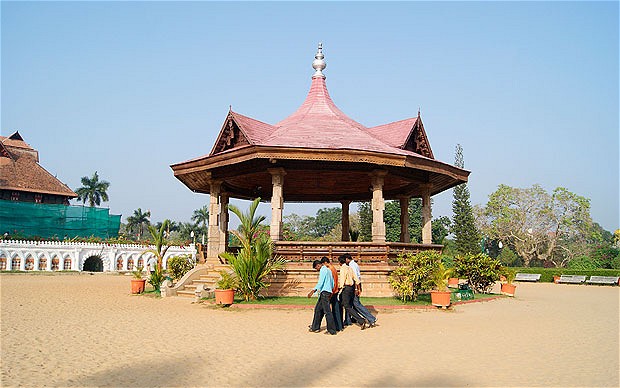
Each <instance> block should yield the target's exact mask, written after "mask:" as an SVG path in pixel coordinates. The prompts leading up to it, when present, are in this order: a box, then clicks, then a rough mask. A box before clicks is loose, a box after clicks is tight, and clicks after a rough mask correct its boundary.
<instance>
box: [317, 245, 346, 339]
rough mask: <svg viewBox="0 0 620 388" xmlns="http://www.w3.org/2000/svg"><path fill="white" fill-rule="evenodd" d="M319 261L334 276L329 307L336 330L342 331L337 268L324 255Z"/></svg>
mask: <svg viewBox="0 0 620 388" xmlns="http://www.w3.org/2000/svg"><path fill="white" fill-rule="evenodd" d="M321 263H323V265H324V266H326V267H327V268H329V270H330V271H332V276H333V277H334V289H333V290H332V297H331V299H330V300H329V306H330V307H331V309H332V314H333V316H334V322H335V324H336V331H342V329H344V326H342V307H341V306H340V302H339V301H338V270H337V269H336V267H334V265H333V264H332V263H331V262H330V260H329V259H328V258H327V257H325V256H323V257H322V258H321Z"/></svg>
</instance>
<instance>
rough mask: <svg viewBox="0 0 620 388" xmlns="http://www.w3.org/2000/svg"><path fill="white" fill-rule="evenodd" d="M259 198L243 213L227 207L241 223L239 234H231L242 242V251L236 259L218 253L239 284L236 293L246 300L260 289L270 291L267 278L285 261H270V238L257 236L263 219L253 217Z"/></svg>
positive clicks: (237, 231) (233, 207) (272, 258)
mask: <svg viewBox="0 0 620 388" xmlns="http://www.w3.org/2000/svg"><path fill="white" fill-rule="evenodd" d="M259 203H260V198H256V199H255V200H254V202H252V204H251V205H250V210H249V211H248V212H247V213H243V212H242V211H241V210H239V208H237V207H236V206H234V205H229V207H228V208H229V209H230V211H231V212H233V213H234V214H235V215H236V216H237V217H238V218H239V221H240V222H241V225H240V226H239V229H238V230H233V231H231V232H232V233H233V234H234V235H235V236H236V237H237V238H238V239H239V241H241V249H240V250H239V252H238V253H237V254H236V255H233V254H232V253H230V252H224V253H221V254H220V256H222V257H223V258H224V259H226V260H228V262H229V263H230V266H231V268H232V270H233V271H234V272H235V275H236V277H237V280H238V285H237V289H238V290H239V291H240V292H241V294H242V295H243V297H244V298H245V300H249V299H256V298H257V297H258V296H259V295H260V291H261V289H263V288H267V287H269V283H267V276H268V275H269V274H270V273H271V272H273V271H277V270H282V269H283V268H284V264H285V263H286V261H285V260H284V259H283V258H282V257H273V242H272V241H271V238H270V237H269V235H266V234H264V233H259V232H260V227H261V222H262V221H263V220H264V219H265V217H264V216H256V208H257V207H258V204H259Z"/></svg>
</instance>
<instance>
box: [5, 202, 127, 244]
mask: <svg viewBox="0 0 620 388" xmlns="http://www.w3.org/2000/svg"><path fill="white" fill-rule="evenodd" d="M120 224H121V216H120V215H113V214H110V210H109V209H103V208H95V207H86V206H67V205H55V204H44V203H32V202H17V201H3V200H0V234H4V233H6V232H8V233H9V234H10V235H16V234H17V235H20V236H23V237H34V236H38V237H43V238H54V237H56V238H60V239H62V238H65V237H67V238H73V237H91V236H94V237H99V238H111V237H118V231H119V228H120Z"/></svg>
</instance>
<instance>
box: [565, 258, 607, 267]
mask: <svg viewBox="0 0 620 388" xmlns="http://www.w3.org/2000/svg"><path fill="white" fill-rule="evenodd" d="M566 267H567V268H568V269H580V270H593V269H597V268H602V267H603V266H602V263H601V262H600V261H599V260H597V259H595V258H593V257H589V256H578V257H576V258H574V259H572V260H571V261H569V262H568V265H567V266H566Z"/></svg>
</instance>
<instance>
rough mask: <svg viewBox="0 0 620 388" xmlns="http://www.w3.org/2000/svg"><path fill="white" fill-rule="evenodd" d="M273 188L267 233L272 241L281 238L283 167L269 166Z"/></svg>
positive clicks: (284, 173)
mask: <svg viewBox="0 0 620 388" xmlns="http://www.w3.org/2000/svg"><path fill="white" fill-rule="evenodd" d="M267 171H269V173H270V174H271V183H272V184H273V190H272V194H271V226H270V228H269V234H270V235H271V240H272V241H280V240H282V210H283V209H284V175H286V171H284V169H283V168H281V167H280V168H270V169H268V170H267Z"/></svg>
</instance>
